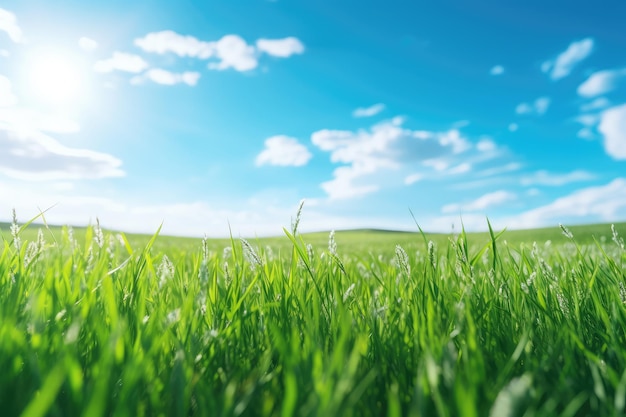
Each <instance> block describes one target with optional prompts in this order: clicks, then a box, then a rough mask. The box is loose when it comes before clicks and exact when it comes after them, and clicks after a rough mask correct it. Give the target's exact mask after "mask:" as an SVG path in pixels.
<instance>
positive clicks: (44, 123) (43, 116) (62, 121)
mask: <svg viewBox="0 0 626 417" xmlns="http://www.w3.org/2000/svg"><path fill="white" fill-rule="evenodd" d="M0 123H3V124H5V125H7V126H9V127H11V128H13V129H18V130H23V129H27V130H28V129H35V130H39V131H43V132H50V133H74V132H78V131H79V130H80V126H79V125H78V123H76V122H75V121H74V120H71V119H68V118H66V117H65V116H62V115H59V114H47V113H42V112H40V111H37V110H35V109H31V108H24V107H19V106H18V107H4V108H2V107H0Z"/></svg>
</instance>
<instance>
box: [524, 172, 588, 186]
mask: <svg viewBox="0 0 626 417" xmlns="http://www.w3.org/2000/svg"><path fill="white" fill-rule="evenodd" d="M594 178H595V175H593V174H591V173H590V172H587V171H583V170H576V171H572V172H569V173H567V174H554V173H550V172H548V171H545V170H541V171H537V172H535V173H533V174H531V175H526V176H523V177H522V178H521V179H520V183H521V184H522V185H525V186H529V185H547V186H554V187H556V186H561V185H565V184H569V183H572V182H579V181H589V180H592V179H594Z"/></svg>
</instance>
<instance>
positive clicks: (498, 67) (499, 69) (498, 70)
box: [489, 65, 504, 75]
mask: <svg viewBox="0 0 626 417" xmlns="http://www.w3.org/2000/svg"><path fill="white" fill-rule="evenodd" d="M489 74H491V75H502V74H504V67H503V66H502V65H496V66H494V67H492V68H491V69H490V70H489Z"/></svg>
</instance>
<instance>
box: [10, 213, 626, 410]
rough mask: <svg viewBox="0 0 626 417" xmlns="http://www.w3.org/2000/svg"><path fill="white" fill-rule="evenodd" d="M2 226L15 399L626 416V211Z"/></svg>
mask: <svg viewBox="0 0 626 417" xmlns="http://www.w3.org/2000/svg"><path fill="white" fill-rule="evenodd" d="M0 230H1V232H2V242H1V245H2V246H1V252H0V367H1V369H2V372H0V410H2V414H3V415H7V416H19V415H23V416H35V417H36V416H89V417H92V416H93V417H98V416H113V415H114V416H129V417H130V416H190V415H193V416H285V417H286V416H292V415H298V416H378V415H389V416H400V415H409V416H600V415H610V416H620V415H624V410H625V406H626V305H625V302H626V269H625V266H626V250H625V248H624V241H623V236H626V224H619V225H616V226H615V228H614V229H613V230H612V229H611V226H610V225H596V226H579V227H572V228H571V229H569V230H568V229H566V228H564V229H563V230H561V229H559V228H558V227H556V228H552V229H542V230H533V231H507V232H504V233H502V234H500V233H498V232H497V231H493V232H492V233H481V234H465V233H463V232H462V231H458V232H460V233H458V234H456V235H430V234H424V235H422V234H420V233H393V232H382V231H352V232H337V233H336V234H330V236H329V234H328V233H323V234H308V235H300V234H299V233H297V231H295V230H291V231H288V232H285V235H284V237H282V238H271V239H252V240H249V241H246V240H240V239H231V240H205V241H202V240H200V239H184V238H171V237H165V236H163V237H157V236H156V235H155V236H153V237H146V236H134V235H129V236H125V235H123V234H119V233H113V232H103V231H102V230H101V229H100V228H99V227H98V226H97V225H96V226H94V227H89V228H86V229H76V230H71V229H69V228H50V229H46V228H43V227H40V226H36V225H32V224H31V225H30V226H29V227H26V228H22V230H19V231H18V227H16V226H15V225H14V226H13V227H12V225H0ZM40 230H41V232H40Z"/></svg>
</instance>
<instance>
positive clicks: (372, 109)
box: [352, 103, 385, 117]
mask: <svg viewBox="0 0 626 417" xmlns="http://www.w3.org/2000/svg"><path fill="white" fill-rule="evenodd" d="M383 110H385V105H384V104H383V103H378V104H374V105H372V106H369V107H359V108H357V109H355V110H354V111H353V112H352V116H354V117H371V116H375V115H377V114H378V113H380V112H381V111H383Z"/></svg>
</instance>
